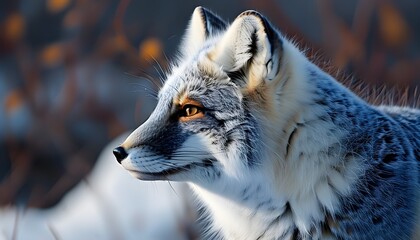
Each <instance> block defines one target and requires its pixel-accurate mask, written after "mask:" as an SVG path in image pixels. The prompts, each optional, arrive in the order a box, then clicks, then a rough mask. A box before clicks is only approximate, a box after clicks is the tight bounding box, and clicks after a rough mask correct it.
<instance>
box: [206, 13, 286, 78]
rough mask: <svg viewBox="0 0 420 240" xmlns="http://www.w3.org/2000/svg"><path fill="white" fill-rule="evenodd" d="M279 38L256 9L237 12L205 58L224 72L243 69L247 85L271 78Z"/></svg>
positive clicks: (279, 48) (278, 52) (278, 54)
mask: <svg viewBox="0 0 420 240" xmlns="http://www.w3.org/2000/svg"><path fill="white" fill-rule="evenodd" d="M282 47H283V46H282V40H281V38H280V36H279V33H277V31H276V30H275V29H274V28H273V27H272V25H271V24H270V23H269V22H268V20H267V19H266V18H265V17H263V16H262V15H261V14H259V13H258V12H256V11H246V12H243V13H242V14H240V15H239V16H238V17H237V18H236V19H235V21H234V22H233V23H232V25H231V26H230V27H229V29H228V30H227V31H226V33H225V34H224V36H223V37H222V39H221V41H220V42H219V43H218V44H217V45H216V47H215V49H213V50H212V51H211V52H210V53H209V55H208V56H209V58H210V59H211V60H213V61H214V62H216V63H217V64H219V65H220V66H222V68H223V70H225V71H227V72H234V71H238V70H244V72H245V73H247V74H248V81H250V82H249V83H248V84H249V85H251V86H257V85H258V84H259V83H261V82H262V81H270V80H273V79H274V78H275V77H276V76H277V74H278V72H279V65H280V60H281V54H282Z"/></svg>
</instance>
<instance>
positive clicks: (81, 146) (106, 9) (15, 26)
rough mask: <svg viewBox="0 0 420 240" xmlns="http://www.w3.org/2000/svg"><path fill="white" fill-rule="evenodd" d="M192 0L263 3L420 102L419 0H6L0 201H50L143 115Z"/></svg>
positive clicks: (366, 88)
mask: <svg viewBox="0 0 420 240" xmlns="http://www.w3.org/2000/svg"><path fill="white" fill-rule="evenodd" d="M198 5H202V6H204V7H206V8H208V9H211V10H212V11H214V12H215V13H218V14H219V15H220V16H222V17H223V18H224V19H226V20H228V21H232V20H233V19H234V18H235V17H236V16H237V15H238V14H239V13H241V12H242V11H244V10H248V9H255V10H258V11H260V12H261V13H263V14H264V15H265V16H267V17H268V18H269V19H270V20H271V21H272V22H273V23H274V24H275V25H276V26H278V27H279V29H280V30H281V31H282V32H283V33H284V34H285V35H286V36H288V37H289V38H290V39H293V41H295V42H296V43H297V44H298V45H299V46H300V48H301V49H303V50H305V51H306V54H307V55H308V56H309V57H310V58H311V59H312V60H313V61H315V62H316V63H317V64H318V65H319V66H321V67H322V68H323V69H325V70H326V71H328V72H329V73H331V74H332V75H333V76H336V77H337V78H338V79H340V80H343V81H344V82H345V83H346V84H347V85H350V86H351V87H352V88H353V89H354V90H356V91H357V92H359V93H360V94H361V95H362V96H364V97H365V98H367V99H368V100H369V101H371V102H373V103H380V102H382V103H398V104H402V105H411V106H414V105H416V104H417V105H418V103H419V102H420V100H419V91H420V90H419V86H420V44H419V43H420V15H419V14H418V12H419V10H420V1H418V0H405V1H397V0H395V1H392V0H354V1H349V0H314V1H307V0H295V1H288V0H265V1H262V0H244V1H239V0H232V1H222V0H218V1H215V0H211V1H210V0H208V1H192V0H185V1H163V0H154V1H144V0H131V1H130V0H13V1H12V0H9V1H7V0H3V1H1V8H0V206H6V205H21V206H25V207H31V208H48V207H51V206H54V205H55V204H56V203H58V202H59V201H60V199H61V198H62V197H63V196H64V194H65V193H66V192H68V191H69V190H70V189H72V187H74V186H75V185H76V184H77V183H78V182H79V181H80V180H81V179H83V178H84V177H85V176H86V174H88V173H89V172H90V170H91V169H92V168H93V166H94V164H95V161H96V159H97V157H98V154H99V153H100V151H101V150H102V148H103V147H104V146H105V144H107V143H108V142H109V141H111V140H112V139H114V138H115V137H117V136H119V135H120V134H121V133H123V132H126V131H130V130H132V129H134V128H136V127H137V126H138V125H140V124H141V123H142V122H143V121H144V120H145V119H146V118H147V116H148V114H150V112H151V111H152V110H153V107H154V105H155V103H156V102H155V100H154V98H153V97H151V96H150V95H153V91H155V90H156V89H157V87H156V84H155V83H157V82H159V81H160V80H159V79H160V78H163V76H164V73H165V72H166V70H167V67H168V64H169V62H170V61H171V59H173V58H174V56H175V55H176V51H177V46H178V45H179V43H180V39H181V37H182V35H183V33H184V29H185V28H186V26H187V23H188V20H189V18H190V16H191V14H192V12H193V10H194V8H195V7H196V6H198Z"/></svg>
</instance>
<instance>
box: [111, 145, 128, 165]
mask: <svg viewBox="0 0 420 240" xmlns="http://www.w3.org/2000/svg"><path fill="white" fill-rule="evenodd" d="M112 153H114V156H115V158H116V159H117V161H118V163H121V161H122V160H124V159H125V158H126V157H127V156H128V154H127V152H126V151H125V149H124V148H123V147H117V148H114V150H113V151H112Z"/></svg>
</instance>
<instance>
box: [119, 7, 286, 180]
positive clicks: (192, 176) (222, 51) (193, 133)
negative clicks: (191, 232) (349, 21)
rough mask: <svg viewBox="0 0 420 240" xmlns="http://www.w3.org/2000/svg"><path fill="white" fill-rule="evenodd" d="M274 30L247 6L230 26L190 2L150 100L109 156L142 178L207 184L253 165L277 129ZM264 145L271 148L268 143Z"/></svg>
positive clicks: (260, 161) (279, 58)
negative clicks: (173, 53) (175, 48)
mask: <svg viewBox="0 0 420 240" xmlns="http://www.w3.org/2000/svg"><path fill="white" fill-rule="evenodd" d="M283 45H284V41H283V40H282V36H281V35H280V34H279V33H278V32H277V31H276V30H275V29H274V28H273V27H272V25H271V24H270V22H269V21H268V20H267V19H266V18H264V17H263V16H262V15H260V14H259V13H257V12H255V11H246V12H243V13H242V14H240V15H239V16H238V17H237V18H236V19H235V20H234V22H233V23H232V24H231V25H228V24H226V23H225V22H224V21H223V20H222V19H220V18H219V17H218V16H216V15H214V14H213V13H211V12H210V11H208V10H206V9H204V8H202V7H197V8H196V9H195V11H194V13H193V15H192V18H191V20H190V23H189V27H188V28H187V31H186V35H185V38H184V41H183V43H182V46H181V56H180V58H179V62H178V63H175V65H174V66H173V69H172V72H171V73H170V74H169V75H168V77H167V79H166V82H165V84H164V86H163V87H162V89H160V92H159V95H158V103H157V106H156V108H155V110H154V111H153V113H152V114H151V116H150V117H149V118H148V120H147V121H146V122H144V123H143V124H142V125H141V126H140V127H138V128H137V129H136V130H135V131H134V132H133V133H131V135H130V136H129V137H128V138H127V139H126V140H125V142H124V143H122V144H121V145H120V146H119V147H117V148H116V149H114V155H115V156H116V158H117V160H118V162H119V163H121V165H122V166H123V167H124V168H125V169H127V170H128V171H129V172H131V173H132V174H133V175H134V176H135V177H137V178H139V179H142V180H175V181H189V182H196V183H198V182H201V183H205V182H213V181H215V180H217V179H218V178H221V177H223V176H225V177H226V176H228V177H239V176H242V175H246V173H248V172H250V170H252V169H258V168H261V167H262V166H263V165H264V164H265V163H264V159H266V155H267V153H270V152H275V149H273V148H274V147H273V144H272V143H271V142H272V141H273V142H274V141H277V139H275V138H276V137H267V136H268V135H270V136H275V135H276V134H275V133H276V132H280V131H281V127H273V126H272V125H273V124H272V123H273V122H274V121H277V120H278V119H280V118H283V116H279V114H277V113H278V112H279V110H278V108H279V106H280V105H281V104H279V96H280V95H281V94H280V93H279V89H281V88H282V85H284V83H285V82H286V81H287V77H285V76H287V72H288V70H287V68H286V67H285V66H287V64H288V62H287V61H285V60H284V59H283V55H284V54H283ZM270 146H271V147H270Z"/></svg>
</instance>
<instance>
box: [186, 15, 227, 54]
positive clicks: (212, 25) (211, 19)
mask: <svg viewBox="0 0 420 240" xmlns="http://www.w3.org/2000/svg"><path fill="white" fill-rule="evenodd" d="M226 26H227V25H226V23H225V22H224V21H223V20H222V19H220V18H219V17H218V16H217V15H215V14H214V13H212V12H210V11H209V10H207V9H205V8H203V7H196V8H195V10H194V12H193V14H192V17H191V20H190V23H189V25H188V28H187V31H186V34H185V36H184V40H183V43H182V48H181V53H182V54H184V55H187V54H191V53H193V52H196V51H197V50H198V49H199V48H200V47H201V46H202V45H203V43H204V42H205V41H206V40H207V39H208V38H209V37H211V36H213V35H216V34H218V33H220V32H222V31H224V30H225V29H226Z"/></svg>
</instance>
